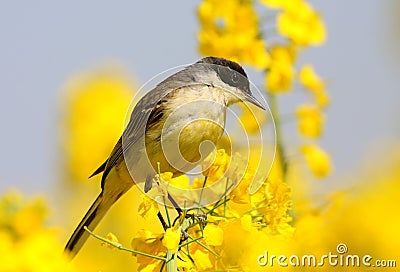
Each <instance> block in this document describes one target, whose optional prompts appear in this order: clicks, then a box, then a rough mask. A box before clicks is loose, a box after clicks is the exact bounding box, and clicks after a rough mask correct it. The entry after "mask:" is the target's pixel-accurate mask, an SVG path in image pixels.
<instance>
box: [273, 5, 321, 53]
mask: <svg viewBox="0 0 400 272" xmlns="http://www.w3.org/2000/svg"><path fill="white" fill-rule="evenodd" d="M277 24H278V31H279V33H280V34H281V35H282V36H284V37H288V38H290V39H291V40H292V41H293V42H294V43H295V44H298V45H302V46H308V45H320V44H322V43H324V42H325V39H326V31H325V25H324V22H323V21H322V19H321V16H320V15H319V14H318V13H317V12H315V10H314V9H313V8H312V6H311V5H310V4H309V3H307V2H305V1H297V2H296V4H295V5H293V6H292V7H290V8H286V9H284V10H283V12H282V13H280V14H279V15H278V18H277Z"/></svg>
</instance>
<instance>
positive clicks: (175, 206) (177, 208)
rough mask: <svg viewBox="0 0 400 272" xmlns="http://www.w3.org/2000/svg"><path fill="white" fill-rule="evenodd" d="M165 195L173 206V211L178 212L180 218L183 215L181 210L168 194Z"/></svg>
mask: <svg viewBox="0 0 400 272" xmlns="http://www.w3.org/2000/svg"><path fill="white" fill-rule="evenodd" d="M167 194H168V199H169V201H171V203H172V205H173V206H174V208H175V210H176V211H177V212H178V215H179V216H180V215H181V214H182V213H183V211H182V209H181V208H180V207H179V205H178V203H176V201H175V199H174V198H173V197H172V196H171V195H170V194H169V193H167Z"/></svg>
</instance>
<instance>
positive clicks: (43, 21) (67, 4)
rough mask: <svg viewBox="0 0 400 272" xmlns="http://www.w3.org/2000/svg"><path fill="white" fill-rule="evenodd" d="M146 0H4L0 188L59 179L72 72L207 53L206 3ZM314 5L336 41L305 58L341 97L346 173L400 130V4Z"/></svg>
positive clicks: (340, 163) (337, 157) (335, 148)
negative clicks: (202, 39) (62, 121)
mask: <svg viewBox="0 0 400 272" xmlns="http://www.w3.org/2000/svg"><path fill="white" fill-rule="evenodd" d="M139 3H140V4H135V3H134V1H113V2H110V1H94V0H91V1H76V0H74V1H64V2H59V1H57V2H54V1H49V0H47V1H33V2H32V1H2V2H1V3H0V34H1V42H0V88H1V99H0V123H1V125H2V128H1V134H0V151H1V155H0V192H4V191H5V190H6V189H8V188H11V187H16V188H19V189H21V190H22V191H24V192H28V193H36V192H41V191H48V190H49V188H51V186H52V184H53V183H54V182H56V180H55V178H56V166H57V165H56V158H57V152H56V151H57V126H56V122H57V121H58V119H57V118H58V117H59V109H58V108H57V107H58V106H59V105H60V103H59V102H60V101H59V100H60V89H61V87H62V86H63V84H64V83H65V80H66V79H67V78H69V77H70V76H71V75H74V74H76V73H77V72H79V71H87V70H90V69H91V68H94V67H97V66H98V65H99V64H103V63H107V61H109V60H116V61H119V62H121V63H122V64H123V65H124V66H125V67H126V68H127V70H128V71H129V72H130V73H132V75H135V76H136V77H137V78H138V79H139V80H140V82H145V81H146V80H148V79H149V78H150V77H152V76H153V75H155V74H156V73H159V72H161V71H163V70H165V69H167V68H171V67H174V66H177V65H181V64H186V63H191V62H194V61H195V60H196V59H198V58H199V55H198V53H197V51H196V45H197V43H196V39H195V36H196V31H197V29H198V24H197V21H196V17H195V7H196V5H197V3H198V2H197V1H196V2H191V1H179V2H178V1H140V2H139ZM312 3H313V5H314V7H315V8H316V9H318V10H320V11H321V12H322V14H323V16H324V20H325V22H326V24H327V27H328V41H327V43H326V45H325V46H323V47H321V48H313V49H310V50H307V51H306V52H305V53H304V54H303V55H302V58H301V62H310V63H312V64H314V66H315V67H316V70H317V71H318V73H319V74H321V75H323V76H324V77H325V78H327V79H328V81H329V92H330V94H331V96H332V102H333V103H332V106H331V107H330V108H329V110H328V122H327V128H326V135H327V136H326V137H324V139H323V141H322V145H323V146H324V148H326V149H327V150H328V151H329V152H330V153H331V154H332V156H333V158H334V161H335V165H336V167H335V168H336V172H335V175H336V177H340V176H341V175H346V173H348V172H350V171H351V170H352V169H354V168H356V167H357V166H359V165H360V161H364V160H365V159H364V156H365V154H366V152H367V150H368V149H369V148H370V146H373V145H375V144H377V143H379V142H385V141H388V140H390V139H396V138H398V137H399V134H400V126H399V118H398V116H399V109H398V107H399V104H400V103H399V101H400V92H399V87H398V86H399V85H400V75H399V74H400V73H399V69H400V65H398V63H399V53H398V48H399V47H400V46H399V45H400V44H399V42H398V41H397V40H396V39H393V37H398V36H399V35H398V33H399V30H398V29H399V27H400V24H398V21H397V20H394V19H393V18H396V17H395V16H397V17H398V16H399V15H398V14H399V9H400V7H399V5H396V4H395V3H396V1H395V0H392V1H373V0H366V1H361V0H358V1H344V0H339V1H322V0H318V1H317V0H315V1H312ZM281 101H282V103H288V106H289V105H290V104H291V103H292V104H293V103H294V102H293V101H291V99H288V100H287V102H285V101H286V100H285V99H282V100H281ZM283 107H284V109H285V107H286V106H283ZM370 159H373V158H370ZM88 174H89V173H88ZM332 180H334V179H332Z"/></svg>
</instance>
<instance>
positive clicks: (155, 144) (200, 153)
mask: <svg viewBox="0 0 400 272" xmlns="http://www.w3.org/2000/svg"><path fill="white" fill-rule="evenodd" d="M223 132H224V129H223V127H222V126H221V125H220V124H218V123H217V122H213V121H210V120H201V119H200V120H195V121H193V122H190V123H189V124H187V125H186V126H184V127H183V128H182V129H181V130H180V131H179V133H178V132H177V133H171V134H170V135H165V136H164V137H161V139H162V140H161V141H156V140H154V139H153V140H151V139H150V138H148V139H147V140H146V148H147V153H148V156H149V159H150V161H151V164H152V165H153V168H154V169H157V162H159V163H160V166H161V172H173V173H174V176H176V175H179V174H182V173H185V172H188V171H190V170H191V169H193V168H194V167H195V166H197V165H198V164H199V163H200V162H201V161H202V160H203V159H205V157H207V156H208V155H209V154H210V153H211V152H212V151H213V150H214V148H215V146H216V143H217V141H218V140H219V139H220V138H221V136H222V134H223Z"/></svg>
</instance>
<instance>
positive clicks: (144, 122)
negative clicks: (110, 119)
mask: <svg viewBox="0 0 400 272" xmlns="http://www.w3.org/2000/svg"><path fill="white" fill-rule="evenodd" d="M174 85H175V84H174ZM174 89H175V88H174V86H171V84H164V85H161V84H160V85H158V86H157V87H156V88H154V89H153V90H151V91H150V92H149V93H147V94H146V95H145V96H144V97H143V98H142V99H141V100H140V101H139V102H138V104H137V105H136V106H135V108H134V110H133V112H132V114H131V119H130V121H129V123H128V126H127V127H126V128H125V130H124V132H123V135H122V136H121V137H120V138H119V140H118V142H117V144H116V145H115V146H114V149H113V150H112V152H111V155H110V157H109V158H108V160H107V161H106V162H105V166H103V165H102V166H103V167H104V168H103V169H99V171H100V172H101V170H104V173H103V176H102V178H101V186H102V188H103V186H104V181H105V179H106V177H107V175H108V173H109V172H110V171H111V169H112V168H113V167H114V166H115V165H117V164H118V163H120V162H121V161H122V160H124V153H125V152H126V151H127V150H128V149H129V148H131V147H132V146H133V145H134V144H135V143H136V142H137V141H138V140H139V139H141V138H143V137H144V136H145V130H146V127H147V126H151V125H152V123H154V122H156V121H157V120H159V118H160V117H161V116H160V109H161V108H160V107H161V105H162V102H163V101H164V100H163V98H164V97H165V96H166V95H167V94H168V93H170V92H171V91H173V90H174ZM96 172H98V171H96ZM96 172H95V173H96Z"/></svg>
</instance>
